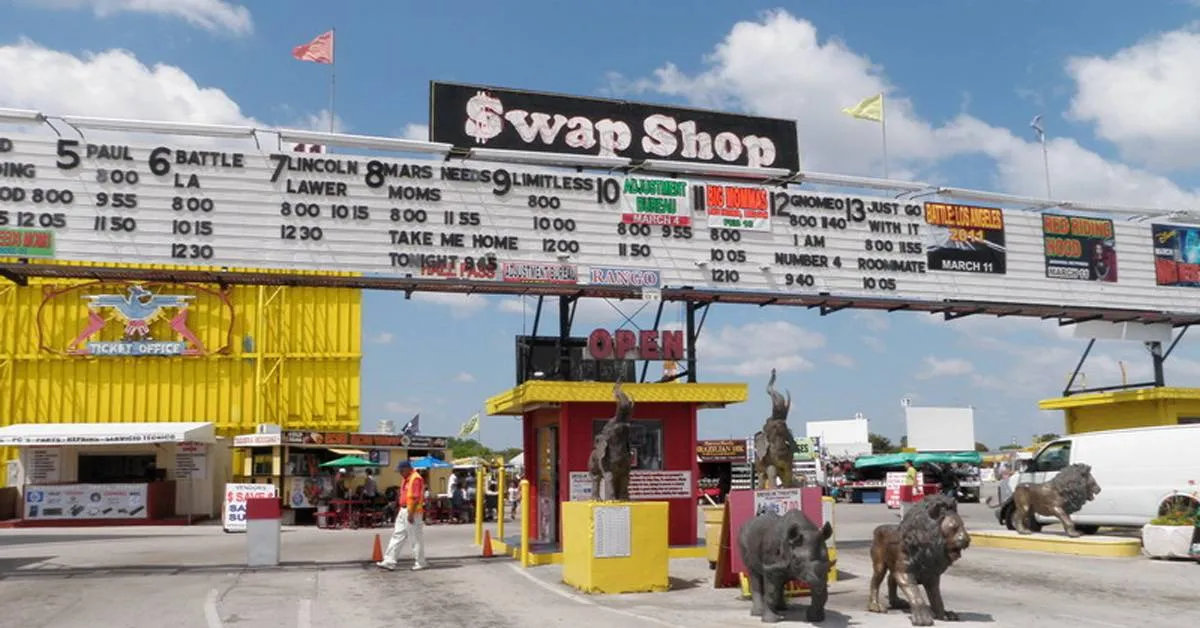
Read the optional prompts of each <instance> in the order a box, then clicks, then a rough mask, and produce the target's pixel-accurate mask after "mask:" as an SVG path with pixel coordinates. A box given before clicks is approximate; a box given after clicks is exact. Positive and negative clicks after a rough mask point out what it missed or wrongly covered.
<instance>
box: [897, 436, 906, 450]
mask: <svg viewBox="0 0 1200 628" xmlns="http://www.w3.org/2000/svg"><path fill="white" fill-rule="evenodd" d="M899 449H908V434H905V435H904V436H901V437H900V447H899Z"/></svg>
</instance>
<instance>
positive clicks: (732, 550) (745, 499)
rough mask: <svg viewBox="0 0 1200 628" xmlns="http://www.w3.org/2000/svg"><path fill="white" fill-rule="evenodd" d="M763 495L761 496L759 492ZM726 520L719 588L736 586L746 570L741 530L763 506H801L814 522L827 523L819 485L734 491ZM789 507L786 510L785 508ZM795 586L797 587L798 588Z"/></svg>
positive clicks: (773, 508)
mask: <svg viewBox="0 0 1200 628" xmlns="http://www.w3.org/2000/svg"><path fill="white" fill-rule="evenodd" d="M760 493H761V494H762V495H761V496H759V494H760ZM725 503H726V512H725V523H724V524H722V531H721V534H722V538H721V557H720V558H719V559H718V561H717V575H716V577H715V583H714V585H715V586H716V587H717V588H725V587H736V586H738V583H739V581H740V574H743V573H745V571H746V565H745V563H743V562H742V552H741V548H740V547H739V546H738V542H737V538H738V533H739V532H741V530H742V526H743V525H745V524H746V523H748V522H749V521H750V520H751V519H753V518H754V517H755V516H756V515H755V513H756V512H757V511H758V510H759V509H760V508H761V509H763V510H768V509H770V510H773V511H775V512H779V511H780V510H782V512H787V511H788V510H795V509H799V510H800V511H801V512H803V513H804V514H805V516H806V517H808V520H809V521H811V522H812V523H813V524H814V525H816V526H818V527H820V526H822V525H824V524H825V519H824V511H823V508H822V504H821V489H820V488H817V487H806V488H791V489H775V490H769V491H754V490H749V491H730V493H729V496H728V497H727V499H726V502H725ZM785 508H786V510H783V509H785ZM794 588H795V587H793V589H794Z"/></svg>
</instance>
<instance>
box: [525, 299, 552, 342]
mask: <svg viewBox="0 0 1200 628" xmlns="http://www.w3.org/2000/svg"><path fill="white" fill-rule="evenodd" d="M521 298H522V299H523V298H525V297H521ZM545 300H546V297H545V296H543V295H540V294H539V295H538V304H537V311H535V312H534V313H533V331H532V332H530V334H529V335H530V336H533V337H534V338H537V333H538V325H540V324H541V322H542V302H543V301H545Z"/></svg>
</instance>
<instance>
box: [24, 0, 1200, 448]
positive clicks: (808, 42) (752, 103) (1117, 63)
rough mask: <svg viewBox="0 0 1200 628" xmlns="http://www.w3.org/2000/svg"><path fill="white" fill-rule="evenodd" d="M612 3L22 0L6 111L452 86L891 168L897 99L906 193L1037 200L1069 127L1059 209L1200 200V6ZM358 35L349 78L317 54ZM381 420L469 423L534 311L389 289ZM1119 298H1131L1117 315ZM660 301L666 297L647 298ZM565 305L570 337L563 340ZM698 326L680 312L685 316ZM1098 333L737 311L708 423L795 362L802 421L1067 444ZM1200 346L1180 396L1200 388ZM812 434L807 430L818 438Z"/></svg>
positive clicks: (378, 357)
mask: <svg viewBox="0 0 1200 628" xmlns="http://www.w3.org/2000/svg"><path fill="white" fill-rule="evenodd" d="M696 7H697V5H696V4H695V3H694V2H682V1H677V0H670V1H668V0H659V1H657V2H653V3H649V2H644V1H643V2H630V1H626V0H610V1H609V2H606V3H604V4H603V5H595V4H586V5H585V4H579V5H569V6H568V5H564V4H562V3H554V2H548V1H545V0H530V1H527V2H523V3H520V8H516V7H515V6H514V5H511V4H505V3H495V2H492V3H485V2H477V1H473V0H463V1H460V2H454V3H444V2H423V3H417V2H391V3H342V4H341V5H339V4H337V3H332V2H313V1H309V0H290V1H289V2H286V3H285V2H259V3H237V2H229V1H223V0H9V1H8V2H4V3H0V107H14V108H34V109H39V110H41V111H44V112H46V113H49V114H57V115H69V114H74V115H91V116H102V117H103V116H107V117H132V118H144V119H165V120H177V121H189V122H207V123H225V124H254V125H260V126H287V127H297V126H300V127H308V128H314V129H327V128H328V126H329V121H330V119H331V117H332V118H333V120H334V123H335V126H336V127H337V128H338V129H339V130H341V131H346V132H350V133H357V134H365V135H383V136H400V137H416V138H421V139H424V138H425V136H426V133H427V127H426V126H425V123H426V121H427V119H428V108H429V97H428V89H429V87H428V85H429V81H431V80H445V81H459V82H472V83H483V84H491V85H498V86H504V87H512V88H519V89H533V90H538V91H551V92H561V93H568V94H579V95H592V96H607V97H620V98H626V99H630V100H641V101H646V102H656V103H664V104H681V105H694V106H701V107H707V108H717V109H723V110H727V111H735V112H747V113H752V114H759V115H767V116H773V117H783V118H789V119H794V120H796V121H797V125H798V128H799V136H800V137H799V140H800V148H801V153H802V165H803V167H804V168H805V169H810V170H815V171H821V172H836V173H842V174H854V175H869V176H880V175H881V174H882V160H881V155H880V151H879V150H877V149H876V146H878V143H879V134H878V127H876V126H874V125H873V124H871V123H868V122H863V121H860V120H854V119H852V118H850V117H848V116H845V115H844V114H842V113H840V110H841V108H843V107H848V106H851V105H853V104H854V103H856V102H858V101H859V100H861V99H863V98H865V97H867V96H871V95H873V94H875V93H879V92H883V93H885V94H886V99H887V100H886V102H887V113H886V115H887V127H888V152H889V166H890V171H891V172H890V174H891V176H892V177H893V178H912V179H917V180H922V181H928V182H931V183H936V184H940V185H953V186H955V187H966V188H975V189H987V190H994V191H999V192H1007V193H1013V194H1023V195H1031V196H1038V195H1040V194H1041V193H1042V192H1043V190H1044V186H1045V180H1044V170H1043V162H1042V153H1041V147H1040V145H1039V144H1038V143H1037V142H1036V138H1035V137H1034V134H1033V131H1032V130H1031V129H1030V127H1029V122H1030V120H1031V119H1032V118H1033V116H1035V115H1042V116H1043V121H1044V122H1043V124H1044V126H1045V130H1046V133H1047V136H1048V139H1047V142H1048V144H1047V147H1048V151H1049V163H1050V172H1051V176H1052V180H1053V187H1054V192H1055V196H1056V197H1059V198H1067V199H1073V200H1079V201H1092V202H1099V203H1105V204H1110V205H1136V206H1145V207H1153V208H1173V209H1174V208H1192V207H1195V206H1196V205H1197V203H1196V201H1197V199H1198V198H1200V189H1198V188H1197V186H1198V185H1200V177H1198V173H1200V151H1196V150H1195V149H1194V147H1195V146H1196V145H1197V142H1200V116H1197V115H1195V111H1196V105H1195V103H1197V102H1200V73H1197V72H1196V71H1195V68H1196V67H1197V66H1200V22H1198V20H1200V2H1196V1H1194V0H1193V1H1191V2H1189V1H1185V0H1148V1H1147V2H1144V3H1130V2H1120V1H1117V0H1090V1H1089V2H1088V3H1087V9H1086V10H1080V9H1079V6H1078V5H1077V4H1076V3H1067V2H1061V3H1046V2H1033V1H1032V0H1016V1H1012V2H1004V3H997V2H983V1H981V0H926V1H924V2H919V3H911V2H909V3H896V2H884V1H882V0H872V1H863V2H855V3H845V2H832V1H828V2H776V3H767V4H764V3H758V2H749V1H743V2H737V3H733V2H722V3H705V4H704V9H703V10H702V11H698V10H697V9H696ZM331 27H333V28H336V33H337V34H336V55H337V59H336V61H337V63H336V66H335V68H336V69H335V71H336V100H335V107H336V114H335V115H334V113H333V112H331V111H330V98H329V96H330V94H329V86H330V67H329V66H324V65H317V64H312V63H303V62H300V61H296V60H294V59H293V58H292V57H291V56H290V51H291V49H292V48H293V47H294V46H296V45H298V44H302V43H306V42H307V41H309V40H311V39H312V38H313V37H315V36H316V35H318V34H320V33H322V32H324V31H326V30H328V29H329V28H331ZM363 304H364V315H363V317H364V321H363V323H364V349H363V351H364V355H363V362H362V399H363V406H362V424H363V428H364V429H365V430H371V429H374V427H375V426H376V424H377V422H378V420H380V419H392V420H394V421H396V423H397V424H398V425H399V424H403V422H404V421H407V420H408V419H409V418H410V417H411V416H412V415H413V414H415V413H418V412H419V413H420V414H421V426H422V431H423V432H424V433H427V434H437V435H453V434H454V433H455V432H457V430H458V427H459V425H461V424H462V422H463V421H465V420H466V419H467V417H469V416H470V415H471V414H472V413H475V412H480V411H482V408H483V403H484V400H485V399H487V398H488V397H490V396H492V395H495V394H498V393H501V392H503V391H505V390H507V389H508V388H509V387H511V386H512V385H513V384H514V353H515V350H514V336H515V335H517V334H520V333H523V332H527V331H528V330H529V329H530V327H531V325H532V319H533V307H534V302H533V301H526V302H522V301H521V300H520V299H516V298H501V297H491V298H489V297H478V296H458V295H439V294H415V295H413V297H412V299H411V300H406V299H405V298H404V295H403V294H398V293H388V292H366V293H364V297H363ZM1114 305H1115V304H1114ZM642 308H644V309H642ZM555 311H556V308H555V307H554V306H553V304H552V303H551V304H550V307H549V309H548V311H547V314H549V316H547V318H548V319H549V325H543V326H542V327H541V331H542V333H555V325H554V322H553V321H554V319H555V316H554V315H553V313H554V312H555ZM618 311H623V312H625V313H627V314H631V315H633V314H634V313H637V314H636V316H633V318H634V321H635V322H636V323H637V324H638V325H640V326H642V327H649V326H650V324H651V322H652V318H653V314H654V307H653V306H645V304H644V303H642V302H625V303H621V302H608V301H604V300H589V301H584V302H582V303H581V304H580V306H579V310H578V312H577V314H576V330H577V331H578V330H584V332H585V333H586V330H590V329H592V328H594V327H601V326H603V327H608V328H610V329H612V328H616V327H618V326H619V325H620V324H621V323H622V322H623V318H622V317H621V315H620V314H619V313H618ZM680 320H681V312H680V311H679V309H678V306H676V305H668V306H667V308H666V310H665V313H664V321H665V322H679V321H680ZM1085 345H1086V340H1082V339H1077V338H1074V337H1073V336H1072V331H1071V328H1070V327H1060V326H1059V325H1058V324H1057V323H1056V322H1055V321H1041V320H1038V319H1021V320H1016V319H997V318H986V317H981V316H971V317H966V318H963V319H961V320H957V321H953V322H946V321H943V320H942V319H941V318H940V317H937V316H932V315H917V314H903V313H896V314H890V315H887V314H878V313H869V312H855V311H852V310H845V311H841V312H837V313H833V314H831V315H829V316H825V317H822V316H820V315H819V314H818V313H817V312H815V311H809V310H793V309H783V308H774V309H773V308H757V307H745V306H732V305H716V306H714V307H712V308H711V311H710V312H709V315H708V317H707V319H706V321H705V324H704V328H703V331H702V337H701V340H700V342H699V343H698V344H697V348H698V351H699V354H700V366H699V368H698V372H699V376H700V379H701V380H702V381H727V382H747V383H749V384H750V385H751V395H750V400H749V402H747V403H745V404H740V405H735V406H731V407H729V408H726V409H724V410H706V411H702V412H701V414H700V419H699V421H700V423H699V433H700V436H701V438H727V437H742V436H745V435H748V434H752V433H753V432H754V431H755V430H757V429H758V427H759V426H760V425H761V422H762V420H763V419H764V418H765V417H766V416H767V414H768V402H767V398H766V395H765V393H764V392H763V386H764V385H765V381H766V376H767V373H768V371H769V370H770V369H771V368H772V367H775V368H778V369H779V371H780V375H779V377H780V383H779V385H780V387H781V388H786V389H788V390H790V392H791V394H792V397H793V399H794V401H793V405H792V413H791V421H792V422H793V425H794V426H800V425H802V422H803V421H806V420H825V419H844V418H851V417H853V416H854V415H855V414H856V413H862V414H863V415H865V416H866V417H867V418H868V419H869V420H870V422H871V430H872V431H874V432H879V433H882V434H884V435H886V436H888V437H890V438H892V439H893V440H898V439H899V438H900V437H901V436H902V435H903V433H904V419H903V409H902V407H901V399H903V398H906V397H907V398H909V399H911V400H912V402H913V404H914V405H930V406H958V405H970V406H973V407H974V408H975V429H976V435H977V437H978V440H980V441H982V442H984V443H986V444H988V445H990V446H992V447H993V448H994V447H997V446H999V445H1002V444H1007V443H1009V442H1012V441H1014V440H1015V441H1018V442H1022V443H1027V442H1028V441H1029V439H1030V438H1031V436H1032V435H1034V434H1041V433H1044V432H1061V431H1063V421H1062V415H1061V413H1058V412H1043V411H1040V410H1039V409H1038V407H1037V401H1038V400H1039V399H1045V398H1050V397H1056V396H1058V395H1059V394H1060V393H1061V391H1062V389H1063V387H1064V385H1065V384H1066V381H1067V378H1068V376H1069V375H1070V373H1071V371H1072V370H1073V369H1074V367H1075V363H1076V361H1077V360H1078V358H1079V355H1080V354H1081V353H1082V351H1083V348H1084V346H1085ZM1197 347H1200V343H1197V342H1196V341H1195V340H1189V339H1188V338H1185V339H1184V340H1183V341H1182V342H1181V343H1180V345H1179V348H1178V349H1177V350H1176V351H1175V353H1173V354H1172V355H1171V357H1170V359H1169V360H1168V362H1167V365H1166V376H1167V383H1168V385H1179V386H1190V385H1196V382H1197V379H1198V378H1200V349H1198V348H1197ZM1122 368H1124V369H1125V371H1126V376H1127V377H1128V381H1131V382H1134V381H1144V380H1146V379H1148V378H1149V376H1150V359H1149V356H1148V354H1147V353H1146V350H1145V349H1144V348H1143V347H1142V346H1140V345H1137V344H1129V343H1121V342H1115V341H1100V342H1098V343H1097V346H1096V348H1095V349H1094V350H1093V351H1092V352H1091V355H1090V356H1089V358H1088V361H1087V362H1086V363H1085V365H1084V367H1083V369H1082V371H1083V373H1084V374H1085V377H1086V384H1087V386H1089V387H1092V386H1104V385H1111V384H1119V383H1121V381H1122ZM793 429H798V430H800V431H802V430H803V428H802V427H794V428H793ZM481 438H482V439H483V441H484V442H485V443H487V444H489V445H492V446H495V447H504V446H513V445H518V446H519V444H520V443H519V441H520V431H519V425H518V421H517V420H516V419H513V418H509V417H485V418H484V421H483V428H482V433H481Z"/></svg>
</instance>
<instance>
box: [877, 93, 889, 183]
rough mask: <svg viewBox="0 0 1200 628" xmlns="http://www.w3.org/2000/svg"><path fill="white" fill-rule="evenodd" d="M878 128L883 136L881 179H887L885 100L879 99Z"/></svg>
mask: <svg viewBox="0 0 1200 628" xmlns="http://www.w3.org/2000/svg"><path fill="white" fill-rule="evenodd" d="M879 128H880V131H881V133H882V134H883V178H884V179H886V178H888V154H887V98H885V97H883V96H880V97H879Z"/></svg>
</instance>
